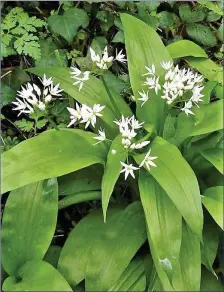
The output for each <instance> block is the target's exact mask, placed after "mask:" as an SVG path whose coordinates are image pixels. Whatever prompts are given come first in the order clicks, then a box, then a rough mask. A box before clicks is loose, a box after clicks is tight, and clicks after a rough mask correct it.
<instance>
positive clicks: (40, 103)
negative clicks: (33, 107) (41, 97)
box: [37, 101, 46, 111]
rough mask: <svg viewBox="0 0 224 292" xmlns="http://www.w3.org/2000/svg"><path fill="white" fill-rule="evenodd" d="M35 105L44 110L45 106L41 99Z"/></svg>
mask: <svg viewBox="0 0 224 292" xmlns="http://www.w3.org/2000/svg"><path fill="white" fill-rule="evenodd" d="M37 107H38V108H39V109H40V110H41V111H44V110H45V108H46V105H45V104H44V103H43V102H42V101H40V102H39V103H38V105H37Z"/></svg>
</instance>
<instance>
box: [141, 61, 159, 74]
mask: <svg viewBox="0 0 224 292" xmlns="http://www.w3.org/2000/svg"><path fill="white" fill-rule="evenodd" d="M145 68H146V70H147V71H148V72H147V73H145V74H143V75H142V76H145V75H155V73H156V67H155V65H154V64H152V68H150V67H147V66H145Z"/></svg>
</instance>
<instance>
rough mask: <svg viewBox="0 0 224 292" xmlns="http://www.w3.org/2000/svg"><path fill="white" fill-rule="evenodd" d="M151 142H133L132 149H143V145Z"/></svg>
mask: <svg viewBox="0 0 224 292" xmlns="http://www.w3.org/2000/svg"><path fill="white" fill-rule="evenodd" d="M149 143H150V141H144V142H140V143H133V144H132V145H131V147H130V148H131V149H142V148H143V147H145V146H147V145H148V144H149Z"/></svg>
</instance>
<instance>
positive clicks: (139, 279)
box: [109, 258, 146, 291]
mask: <svg viewBox="0 0 224 292" xmlns="http://www.w3.org/2000/svg"><path fill="white" fill-rule="evenodd" d="M145 286H146V277H145V265H144V260H143V259H142V258H136V259H134V260H132V261H131V263H130V264H129V265H128V267H127V268H126V269H125V271H124V272H123V274H122V275H121V276H120V278H119V279H118V281H117V282H116V284H115V285H113V287H111V288H110V289H109V291H144V290H145Z"/></svg>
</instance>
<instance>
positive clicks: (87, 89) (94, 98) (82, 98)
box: [27, 67, 131, 138]
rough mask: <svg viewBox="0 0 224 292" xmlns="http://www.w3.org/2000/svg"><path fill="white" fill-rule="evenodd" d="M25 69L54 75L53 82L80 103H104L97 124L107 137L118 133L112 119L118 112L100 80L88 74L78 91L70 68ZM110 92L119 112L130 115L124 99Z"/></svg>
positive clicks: (89, 104)
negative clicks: (88, 77) (58, 84)
mask: <svg viewBox="0 0 224 292" xmlns="http://www.w3.org/2000/svg"><path fill="white" fill-rule="evenodd" d="M27 71H29V72H31V73H33V74H36V75H38V76H41V77H42V76H43V75H44V74H46V75H47V76H48V77H50V76H51V77H54V81H55V83H60V87H61V88H63V89H64V91H65V92H66V93H67V94H69V95H70V96H71V97H73V98H74V99H75V100H77V101H78V102H80V103H82V104H87V105H88V106H91V107H92V106H93V105H94V104H97V103H99V104H101V105H105V106H106V107H105V108H104V109H103V116H102V117H100V118H99V119H98V121H97V124H98V125H99V126H102V127H103V128H104V129H105V130H106V134H107V137H112V138H114V136H115V135H117V134H118V127H117V125H116V124H114V123H113V121H114V120H115V119H116V118H119V116H118V115H119V113H117V112H115V110H114V108H113V105H112V103H111V101H110V98H109V96H108V94H107V91H106V89H105V87H104V85H103V83H102V81H101V80H99V79H98V78H96V77H94V76H90V79H89V80H88V81H86V82H85V84H84V86H83V88H82V90H81V91H79V88H78V86H75V85H73V83H74V79H72V78H71V69H70V68H61V67H58V68H56V67H35V68H30V69H28V70H27ZM110 93H111V94H112V95H113V98H114V100H115V102H116V104H117V106H118V108H119V110H120V114H123V115H124V116H129V115H131V110H130V109H129V106H128V105H127V104H126V102H125V100H124V99H123V98H122V97H121V96H120V95H119V94H117V93H114V92H113V91H112V90H110Z"/></svg>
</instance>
